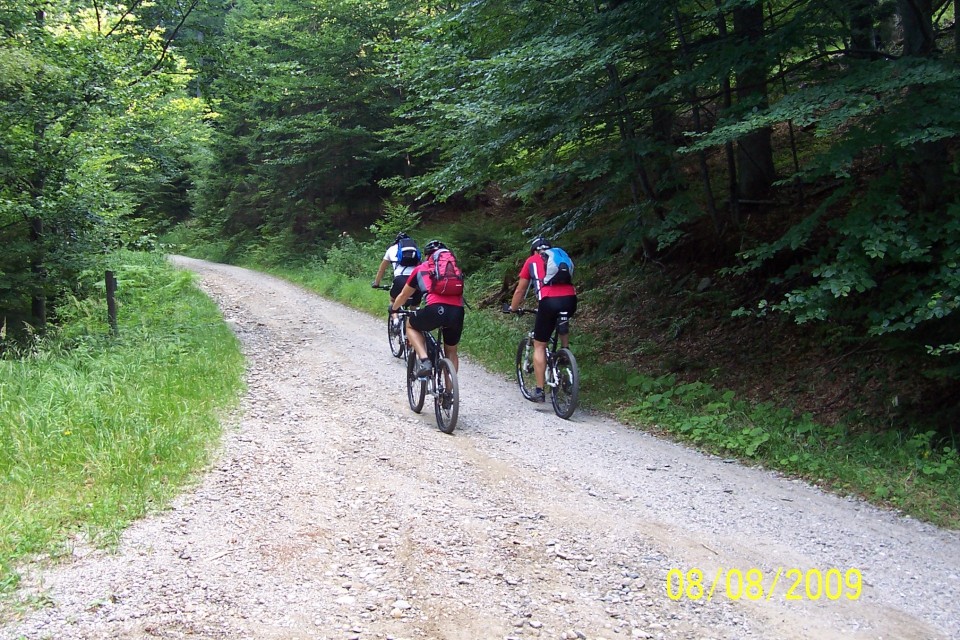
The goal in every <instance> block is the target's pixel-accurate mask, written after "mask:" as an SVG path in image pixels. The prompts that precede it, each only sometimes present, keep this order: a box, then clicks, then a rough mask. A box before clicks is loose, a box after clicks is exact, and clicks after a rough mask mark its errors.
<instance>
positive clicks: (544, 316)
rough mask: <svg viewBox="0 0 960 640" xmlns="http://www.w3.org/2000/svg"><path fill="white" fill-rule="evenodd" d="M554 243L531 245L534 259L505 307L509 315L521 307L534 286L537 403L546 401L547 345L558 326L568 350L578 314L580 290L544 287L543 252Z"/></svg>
mask: <svg viewBox="0 0 960 640" xmlns="http://www.w3.org/2000/svg"><path fill="white" fill-rule="evenodd" d="M550 246H551V245H550V242H549V241H548V240H547V239H546V238H544V237H543V236H538V237H536V238H534V239H533V242H531V243H530V257H529V258H527V260H526V262H524V263H523V266H522V267H521V268H520V275H519V279H520V280H519V282H517V288H516V289H515V290H514V292H513V299H512V300H511V301H510V304H507V305H504V306H503V311H504V312H505V313H511V312H513V311H514V310H516V309H519V308H520V304H521V303H522V302H523V298H524V297H525V296H526V295H527V290H528V289H529V288H530V285H531V283H532V284H533V286H534V291H535V292H536V296H537V317H536V320H535V321H534V323H533V373H534V376H535V377H536V380H537V387H536V389H534V391H533V397H531V400H532V401H533V402H545V401H546V394H544V392H543V386H544V381H545V377H546V369H547V342H548V341H549V340H550V334H552V333H553V327H554V326H555V325H557V320H558V318H559V320H560V322H559V327H558V331H557V332H558V333H559V335H560V343H561V344H562V345H563V346H564V347H567V346H569V344H570V318H572V317H573V315H574V314H575V313H576V312H577V290H576V288H575V287H574V286H573V285H572V284H544V282H543V278H544V276H545V275H546V272H547V258H546V256H545V255H544V254H543V251H545V250H546V249H549V248H550Z"/></svg>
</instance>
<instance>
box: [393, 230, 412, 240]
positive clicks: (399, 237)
mask: <svg viewBox="0 0 960 640" xmlns="http://www.w3.org/2000/svg"><path fill="white" fill-rule="evenodd" d="M409 237H410V236H408V235H407V233H406V231H401V232H400V233H398V234H397V239H396V240H394V242H400V241H401V240H403V239H404V238H409Z"/></svg>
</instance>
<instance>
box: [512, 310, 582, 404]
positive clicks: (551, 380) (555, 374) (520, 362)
mask: <svg viewBox="0 0 960 640" xmlns="http://www.w3.org/2000/svg"><path fill="white" fill-rule="evenodd" d="M536 312H537V310H536V309H517V311H516V313H517V315H521V316H522V315H525V314H529V313H532V314H536ZM559 342H560V319H559V318H558V321H557V323H556V324H555V325H554V327H553V331H552V332H551V334H550V339H549V340H548V341H547V345H546V367H545V369H544V389H545V390H547V391H548V393H549V394H550V402H551V404H552V405H553V410H554V412H555V413H556V414H557V415H558V416H559V417H561V418H563V419H567V418H569V417H570V416H571V415H573V412H574V411H575V410H576V408H577V404H578V403H579V398H580V371H579V369H578V368H577V360H576V358H575V357H574V355H573V352H572V351H570V349H568V348H566V347H562V346H561V347H560V348H559V349H558V348H557V345H558V343H559ZM534 349H535V347H534V337H533V328H532V327H531V329H530V331H528V332H527V335H526V336H524V337H523V338H522V339H521V340H520V344H519V345H518V347H517V360H516V364H517V370H516V371H517V384H518V386H519V387H520V393H521V394H523V397H524V398H526V399H527V400H531V399H533V391H534V386H535V383H536V381H535V380H534V379H533V374H534V367H533V351H534Z"/></svg>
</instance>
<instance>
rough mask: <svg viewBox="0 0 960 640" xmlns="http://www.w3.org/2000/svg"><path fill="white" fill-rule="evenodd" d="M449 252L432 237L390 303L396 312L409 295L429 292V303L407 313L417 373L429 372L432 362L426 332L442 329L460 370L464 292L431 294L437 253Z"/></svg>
mask: <svg viewBox="0 0 960 640" xmlns="http://www.w3.org/2000/svg"><path fill="white" fill-rule="evenodd" d="M441 250H443V251H448V249H447V245H445V244H443V243H442V242H440V241H439V240H431V241H430V242H428V243H427V245H426V246H425V247H424V248H423V257H424V260H423V262H422V263H420V265H419V266H417V267H415V268H414V269H413V271H412V272H411V273H410V276H409V277H408V278H407V283H406V284H405V285H404V286H403V289H402V290H401V291H400V294H399V295H398V296H397V297H396V299H395V300H393V302H392V303H391V305H390V310H391V311H397V310H398V309H399V308H400V307H401V306H402V305H403V304H404V302H406V301H407V300H408V299H409V298H410V297H412V296H414V295H417V294H418V293H419V294H423V293H426V296H427V304H426V306H424V307H421V308H420V309H417V310H416V311H415V312H414V313H413V314H411V315H410V316H408V320H407V339H408V340H410V344H411V345H412V346H413V350H414V351H416V353H417V357H418V358H419V359H420V363H419V365H418V367H417V371H416V373H417V375H418V376H421V377H423V376H427V375H429V374H430V370H431V368H432V366H433V365H432V364H431V363H430V358H429V357H428V354H427V344H426V340H425V339H424V337H423V333H422V332H423V331H433V330H434V329H436V328H438V327H442V328H443V331H442V333H443V335H442V338H443V350H444V353H445V354H446V356H447V358H449V359H450V361H451V362H452V363H453V368H454V370H455V371H456V370H459V369H460V360H459V358H458V357H457V345H458V344H459V343H460V336H461V334H462V333H463V295H462V294H461V295H454V296H451V295H440V294H436V293H430V292H429V288H430V280H431V278H432V277H433V268H434V264H433V263H434V260H435V257H436V256H435V254H436V253H437V252H438V251H441Z"/></svg>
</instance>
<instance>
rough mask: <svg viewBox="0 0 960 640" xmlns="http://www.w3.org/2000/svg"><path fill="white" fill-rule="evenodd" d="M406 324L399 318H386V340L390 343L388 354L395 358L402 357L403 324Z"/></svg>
mask: <svg viewBox="0 0 960 640" xmlns="http://www.w3.org/2000/svg"><path fill="white" fill-rule="evenodd" d="M404 322H406V320H404V319H403V318H401V317H399V316H390V315H388V316H387V340H388V341H389V342H390V353H392V354H393V357H395V358H402V357H403V356H404V355H406V354H404V348H403V347H404V345H403V323H404Z"/></svg>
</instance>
